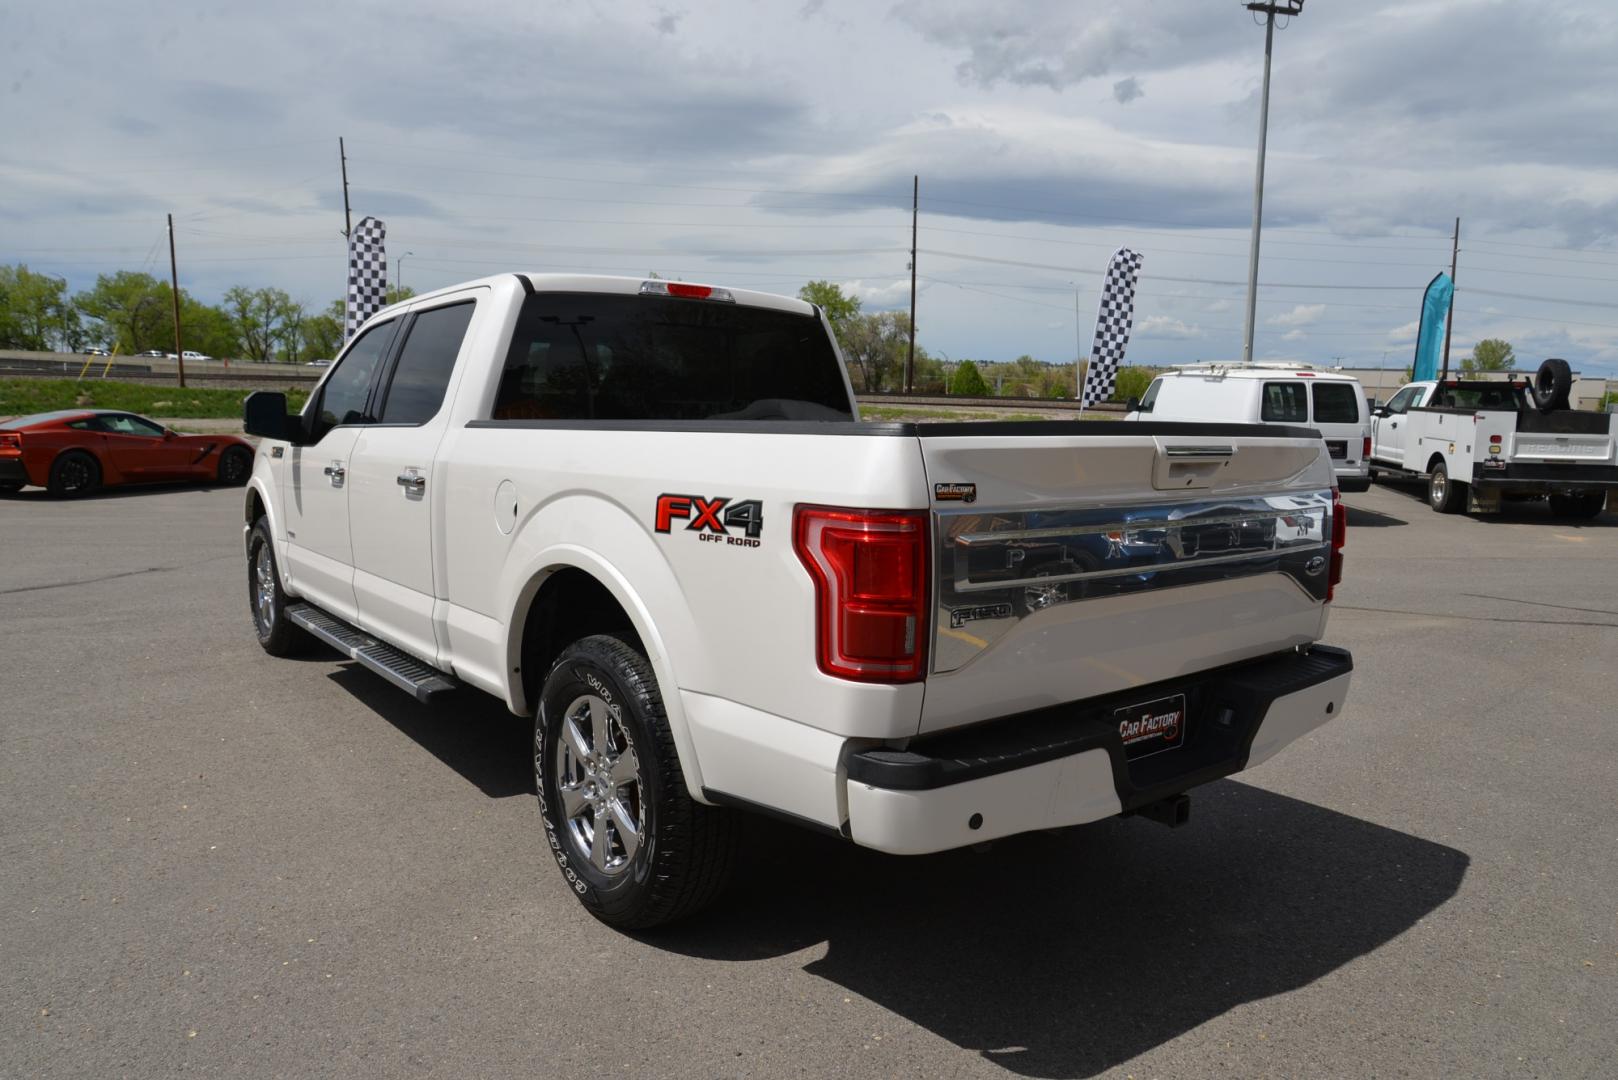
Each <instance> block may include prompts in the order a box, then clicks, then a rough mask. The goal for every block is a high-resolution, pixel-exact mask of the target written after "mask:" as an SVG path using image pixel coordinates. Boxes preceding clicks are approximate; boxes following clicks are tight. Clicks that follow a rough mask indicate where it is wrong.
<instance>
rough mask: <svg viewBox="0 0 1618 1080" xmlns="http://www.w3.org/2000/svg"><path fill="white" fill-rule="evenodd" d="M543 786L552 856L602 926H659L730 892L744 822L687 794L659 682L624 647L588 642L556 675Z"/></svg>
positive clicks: (538, 728) (542, 728)
mask: <svg viewBox="0 0 1618 1080" xmlns="http://www.w3.org/2000/svg"><path fill="white" fill-rule="evenodd" d="M534 780H535V785H536V787H537V789H538V791H539V809H540V815H541V817H542V819H543V821H544V825H545V836H546V841H547V842H548V844H549V846H550V849H551V854H552V855H554V856H555V857H556V862H557V865H558V866H559V867H560V868H561V870H562V876H563V877H564V878H565V879H566V880H567V884H568V887H569V888H571V889H572V890H573V893H574V895H575V896H577V897H578V898H579V901H580V903H582V904H583V905H584V906H585V908H586V909H587V910H588V911H589V912H590V913H591V914H592V915H594V916H595V917H596V918H598V919H600V920H601V921H602V922H604V923H607V924H608V925H609V926H615V927H618V928H620V929H626V930H628V929H640V928H646V927H651V926H657V925H660V924H662V923H667V922H671V921H673V920H675V919H678V918H681V917H683V916H685V915H689V914H691V913H692V912H694V911H696V910H698V909H699V908H701V907H703V906H705V905H706V904H708V903H709V902H710V901H712V900H713V899H714V898H715V897H716V896H718V895H719V893H720V892H721V891H722V890H723V888H724V885H725V881H726V879H727V878H728V876H729V869H730V863H731V857H732V852H733V850H734V848H735V843H736V833H735V822H734V821H733V819H732V815H731V814H730V813H729V812H727V811H725V810H722V809H718V808H716V807H711V806H703V805H701V804H699V803H697V802H696V801H695V800H693V799H692V798H691V796H690V794H689V793H688V792H687V791H686V789H685V780H684V776H683V774H682V773H681V771H680V762H679V759H678V757H677V756H676V753H675V749H674V736H673V734H672V732H671V731H670V730H669V724H668V717H667V714H666V713H665V712H664V709H663V698H662V695H661V694H660V693H659V692H658V687H657V680H656V677H655V676H654V675H653V674H652V670H651V666H650V665H649V664H648V663H647V662H646V657H644V656H642V655H641V654H640V652H638V651H637V650H636V649H634V648H631V647H630V646H629V645H628V644H626V643H625V642H623V641H621V640H619V639H618V638H616V637H610V636H607V635H602V634H598V635H594V636H591V637H587V638H582V639H580V640H579V641H576V642H574V643H573V644H572V645H570V646H568V648H567V649H565V650H564V651H563V653H562V655H561V657H559V658H558V659H557V661H556V663H555V664H554V665H553V666H552V667H551V670H550V674H549V675H547V676H546V678H545V685H544V688H543V689H542V690H541V691H540V698H539V709H538V713H537V715H536V717H535V719H534Z"/></svg>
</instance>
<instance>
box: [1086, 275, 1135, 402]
mask: <svg viewBox="0 0 1618 1080" xmlns="http://www.w3.org/2000/svg"><path fill="white" fill-rule="evenodd" d="M1140 263H1141V257H1140V256H1139V255H1137V254H1136V253H1135V252H1133V251H1130V250H1129V249H1128V248H1119V249H1118V250H1117V251H1115V252H1113V253H1112V261H1111V262H1109V263H1108V264H1107V280H1106V282H1105V283H1104V284H1103V285H1102V286H1101V310H1100V311H1099V312H1097V313H1096V339H1095V344H1093V345H1091V346H1090V366H1089V368H1087V369H1086V370H1085V373H1084V393H1082V394H1081V395H1080V396H1079V411H1080V412H1083V411H1084V410H1085V409H1086V408H1087V407H1088V406H1091V405H1095V404H1097V403H1098V402H1102V401H1106V400H1107V399H1108V398H1110V397H1111V396H1112V388H1113V386H1114V384H1115V383H1116V382H1117V381H1118V369H1119V367H1121V366H1122V365H1123V362H1124V348H1125V347H1126V346H1127V345H1128V344H1129V331H1130V328H1131V327H1133V326H1134V325H1135V278H1136V276H1137V275H1138V274H1139V273H1140Z"/></svg>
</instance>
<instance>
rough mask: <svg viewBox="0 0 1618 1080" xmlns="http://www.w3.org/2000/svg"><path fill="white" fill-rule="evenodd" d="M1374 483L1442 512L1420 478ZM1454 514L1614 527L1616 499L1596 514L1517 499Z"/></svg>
mask: <svg viewBox="0 0 1618 1080" xmlns="http://www.w3.org/2000/svg"><path fill="white" fill-rule="evenodd" d="M1376 486H1377V487H1379V488H1381V489H1383V490H1384V491H1391V492H1393V493H1394V494H1396V495H1403V496H1404V497H1405V498H1407V499H1409V500H1410V501H1411V502H1413V503H1415V504H1416V505H1417V506H1418V507H1420V512H1423V513H1428V514H1433V516H1434V517H1442V516H1443V515H1441V514H1436V513H1433V510H1432V508H1431V507H1430V506H1428V505H1427V485H1426V483H1425V482H1424V481H1420V480H1389V479H1387V478H1386V477H1384V478H1383V479H1381V480H1378V481H1377V482H1376ZM1368 512H1369V511H1362V510H1358V509H1357V508H1355V507H1350V508H1349V515H1348V524H1349V527H1350V528H1353V527H1354V526H1355V525H1358V524H1360V521H1359V518H1358V516H1357V515H1358V514H1361V513H1368ZM1457 516H1459V517H1465V518H1470V519H1471V520H1473V521H1479V522H1482V523H1483V524H1485V525H1528V524H1535V525H1542V524H1547V523H1549V524H1554V525H1560V526H1563V527H1564V528H1572V529H1618V500H1609V501H1608V503H1607V509H1606V510H1604V511H1603V512H1602V513H1601V514H1600V515H1599V516H1597V517H1594V518H1565V517H1558V516H1557V515H1555V514H1553V513H1551V508H1550V505H1549V504H1548V503H1546V502H1544V501H1543V500H1520V501H1515V502H1513V501H1507V502H1506V503H1505V504H1504V505H1503V506H1502V507H1501V509H1500V510H1499V512H1498V513H1493V514H1472V513H1468V514H1464V515H1457ZM1392 520H1393V521H1395V522H1398V524H1400V525H1404V524H1406V523H1405V522H1403V521H1399V520H1398V519H1397V518H1394V519H1392ZM1366 524H1369V525H1375V524H1377V523H1376V522H1366Z"/></svg>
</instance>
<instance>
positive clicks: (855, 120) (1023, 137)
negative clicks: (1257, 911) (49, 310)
mask: <svg viewBox="0 0 1618 1080" xmlns="http://www.w3.org/2000/svg"><path fill="white" fill-rule="evenodd" d="M187 9H189V10H187ZM4 21H5V28H6V29H5V33H4V34H0V39H3V41H0V56H4V59H5V63H4V71H3V73H0V93H3V94H4V97H3V98H0V100H3V101H4V107H3V108H0V262H27V263H28V264H29V265H30V266H32V267H33V268H35V269H40V270H48V271H50V272H53V273H57V274H60V275H63V276H65V277H66V278H67V279H68V280H69V282H70V283H71V284H72V285H73V286H74V287H75V288H80V287H84V286H86V285H88V284H91V283H92V282H93V281H94V279H95V276H96V275H97V274H99V273H109V272H112V271H114V270H117V269H147V270H154V271H160V272H162V273H165V274H166V272H167V249H166V240H165V234H164V214H165V213H168V212H171V211H172V212H173V213H174V215H175V221H176V236H177V241H178V247H179V254H180V276H181V283H182V285H184V286H185V287H187V288H188V289H190V290H191V291H193V292H195V293H196V294H198V295H199V296H201V297H202V298H203V299H210V300H211V299H217V297H218V296H219V295H220V294H221V293H222V292H223V291H224V290H225V289H226V288H228V287H230V286H231V285H233V284H237V283H245V284H254V285H257V284H266V285H277V286H280V287H282V288H285V289H287V290H288V291H289V292H291V293H292V294H293V295H294V296H295V297H298V298H300V299H303V300H305V301H306V302H308V303H309V304H310V305H311V306H312V307H319V306H324V305H325V304H326V303H327V302H329V301H330V300H331V299H334V298H336V297H337V296H339V295H340V294H341V290H342V285H343V275H344V250H343V241H342V238H341V236H340V235H339V229H340V228H341V227H342V191H341V185H340V182H339V176H338V156H337V139H338V136H340V135H341V136H344V137H345V138H346V139H347V145H348V155H349V180H350V184H351V195H352V200H353V206H354V212H355V217H356V219H357V218H358V217H359V216H362V215H365V214H374V215H377V216H379V217H382V218H383V219H385V220H386V222H387V225H388V247H389V254H390V257H391V258H392V259H393V260H394V261H397V259H398V256H399V255H400V253H403V252H411V253H412V254H410V255H408V256H406V257H405V259H404V261H403V266H402V273H403V278H404V281H405V283H406V284H407V285H410V286H413V287H415V288H417V289H418V290H421V289H426V288H429V287H435V286H439V285H447V284H450V283H453V282H455V281H459V280H464V279H466V278H470V277H476V276H480V275H482V274H485V273H494V272H499V271H505V270H513V269H529V270H580V269H584V270H599V271H601V272H606V273H626V274H642V273H645V272H647V271H651V270H656V271H657V272H659V273H662V274H665V275H670V276H674V275H677V276H682V277H685V278H688V279H691V280H704V281H715V282H728V283H733V284H736V285H740V286H747V287H753V288H761V289H767V290H772V291H780V292H793V291H795V290H796V289H797V287H798V286H799V285H800V284H802V283H803V282H804V281H805V280H807V279H809V278H829V279H832V280H834V281H837V282H840V283H842V284H843V285H844V286H845V287H846V288H849V289H851V290H853V291H855V292H857V293H858V294H859V295H860V296H861V297H862V298H863V299H864V302H865V304H866V305H867V307H868V308H886V307H903V306H905V305H907V304H908V302H909V280H908V274H907V270H906V264H907V262H908V259H909V251H908V249H909V246H910V197H911V177H912V176H919V177H920V191H921V215H920V237H919V244H918V246H919V248H920V256H919V259H918V270H919V275H920V280H919V298H918V309H917V324H918V332H919V339H920V340H921V341H922V343H923V344H925V345H926V346H927V347H928V348H929V349H932V350H933V351H935V352H942V353H944V354H946V355H948V356H950V357H953V358H960V357H968V356H970V357H977V358H983V359H990V360H1000V359H1009V358H1012V357H1015V356H1017V355H1018V354H1021V353H1031V354H1033V355H1034V356H1036V357H1039V358H1041V359H1045V360H1052V361H1055V360H1070V359H1071V358H1072V357H1073V355H1074V353H1075V350H1076V348H1077V347H1078V339H1079V338H1082V339H1083V346H1084V348H1085V350H1086V351H1087V350H1088V346H1089V337H1090V334H1091V332H1092V328H1093V320H1094V314H1095V309H1096V304H1097V300H1098V292H1099V287H1100V280H1101V271H1102V269H1103V268H1104V266H1105V264H1106V260H1107V257H1108V255H1109V254H1110V252H1111V251H1112V250H1113V249H1115V248H1117V247H1119V246H1121V245H1127V246H1129V247H1132V248H1134V249H1135V250H1137V251H1139V252H1141V253H1142V254H1143V255H1144V256H1145V266H1144V269H1143V271H1142V275H1141V281H1140V297H1139V302H1138V304H1137V316H1136V328H1135V340H1134V343H1133V344H1132V346H1131V354H1132V356H1133V358H1135V359H1137V360H1139V361H1142V362H1152V363H1167V362H1175V361H1191V360H1197V359H1213V358H1229V357H1233V356H1237V355H1239V353H1240V350H1241V334H1242V318H1243V295H1244V287H1245V279H1246V271H1247V243H1248V229H1249V224H1250V221H1251V215H1252V179H1253V176H1252V173H1253V164H1254V151H1255V146H1256V141H1257V140H1256V136H1257V124H1258V86H1259V80H1260V76H1261V71H1262V58H1263V40H1264V32H1263V29H1262V27H1260V26H1255V25H1254V23H1253V22H1252V20H1251V17H1250V16H1249V14H1248V13H1247V12H1246V11H1245V10H1243V8H1242V7H1241V5H1240V4H1239V3H1238V2H1237V0H1153V2H1150V3H1146V2H1142V0H1025V2H1022V3H1015V2H1011V0H1001V2H998V3H995V2H975V0H974V2H966V0H899V2H897V3H882V2H879V3H859V2H842V0H807V2H804V0H791V2H786V3H774V2H769V0H754V2H729V0H704V2H702V3H700V4H698V3H688V2H682V0H666V2H653V3H646V4H642V3H635V2H630V0H620V2H614V3H596V2H589V0H582V2H581V0H575V2H573V3H568V4H556V3H544V2H541V3H524V4H502V3H497V2H496V3H488V4H481V5H466V6H464V8H463V9H461V10H456V9H455V7H454V6H446V5H443V4H437V3H435V4H424V3H418V2H417V0H389V2H388V3H387V4H369V3H353V2H345V0H337V2H330V0H328V2H324V3H305V2H303V0H283V2H281V3H278V4H274V5H268V4H255V5H245V4H238V3H233V2H230V0H226V2H222V3H212V4H206V5H204V4H200V3H195V4H193V3H181V2H143V0H119V2H117V3H112V2H99V0H83V2H79V3H75V4H72V5H35V6H33V7H32V8H29V9H22V8H20V7H19V6H16V5H14V6H13V7H12V9H11V11H10V12H8V13H7V14H6V15H5V19H4ZM1614 55H1618V6H1615V5H1613V4H1612V3H1611V2H1610V0H1568V2H1566V3H1564V4H1562V5H1559V6H1556V7H1554V8H1552V7H1547V6H1545V5H1538V4H1528V3H1520V2H1519V3H1500V2H1492V0H1426V2H1424V0H1403V2H1399V3H1377V2H1373V0H1308V4H1307V7H1306V13H1305V14H1304V15H1303V16H1302V17H1301V18H1299V19H1297V20H1294V21H1293V23H1292V24H1291V25H1290V26H1288V27H1286V28H1285V29H1284V30H1282V31H1280V32H1278V33H1277V36H1276V47H1275V71H1274V83H1273V100H1272V106H1271V123H1270V153H1269V166H1268V182H1267V185H1266V203H1265V231H1264V248H1263V259H1262V263H1261V271H1260V280H1261V282H1263V283H1264V285H1263V287H1262V288H1261V290H1260V298H1259V336H1258V342H1257V351H1258V352H1259V353H1260V354H1262V355H1264V356H1268V357H1276V358H1288V359H1304V360H1310V361H1315V362H1331V360H1332V359H1333V358H1338V357H1340V358H1342V362H1344V363H1348V364H1354V365H1371V366H1375V365H1376V364H1378V363H1380V362H1382V361H1383V357H1384V356H1386V358H1387V359H1386V363H1387V364H1388V365H1389V366H1403V365H1404V364H1407V363H1408V362H1409V358H1410V353H1411V347H1412V346H1411V343H1412V341H1413V339H1414V332H1415V320H1416V318H1417V316H1418V313H1419V305H1420V300H1421V292H1422V289H1423V287H1424V286H1425V284H1426V283H1427V281H1428V279H1430V278H1431V277H1432V275H1433V274H1434V273H1435V272H1436V271H1438V270H1439V269H1442V268H1445V267H1446V266H1447V264H1448V261H1449V247H1450V240H1449V236H1450V228H1451V225H1452V223H1453V221H1454V218H1455V217H1456V216H1460V217H1461V218H1462V226H1461V228H1462V243H1461V249H1462V250H1461V257H1460V272H1459V280H1458V292H1457V307H1456V319H1455V344H1456V349H1457V352H1456V355H1464V353H1465V351H1466V350H1467V349H1468V348H1469V347H1470V344H1471V343H1472V342H1473V341H1475V340H1477V339H1479V338H1481V337H1491V336H1498V337H1505V338H1507V339H1508V340H1510V341H1511V342H1513V343H1514V344H1515V345H1516V347H1517V352H1518V354H1519V356H1520V357H1521V358H1522V359H1523V360H1525V361H1529V362H1531V363H1537V361H1538V359H1539V358H1541V357H1544V356H1548V355H1560V356H1564V357H1567V358H1568V359H1569V360H1571V361H1572V362H1573V364H1574V367H1575V368H1582V369H1583V370H1584V371H1586V372H1587V373H1591V374H1596V373H1603V374H1608V375H1618V288H1615V286H1618V107H1615V106H1618V64H1614V63H1613V61H1612V57H1613V56H1614ZM1075 302H1076V303H1077V306H1078V308H1079V312H1078V314H1077V316H1076V315H1075Z"/></svg>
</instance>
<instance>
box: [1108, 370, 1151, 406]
mask: <svg viewBox="0 0 1618 1080" xmlns="http://www.w3.org/2000/svg"><path fill="white" fill-rule="evenodd" d="M1150 385H1152V373H1151V372H1150V371H1147V370H1146V369H1145V368H1143V367H1126V368H1124V369H1123V370H1122V371H1120V372H1119V373H1118V378H1117V380H1116V381H1115V382H1114V383H1113V387H1112V397H1111V399H1110V400H1112V401H1128V400H1129V399H1130V398H1138V397H1140V396H1141V395H1142V394H1144V393H1146V388H1147V387H1148V386H1150Z"/></svg>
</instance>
